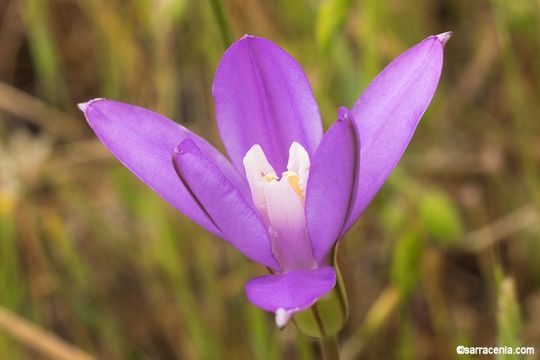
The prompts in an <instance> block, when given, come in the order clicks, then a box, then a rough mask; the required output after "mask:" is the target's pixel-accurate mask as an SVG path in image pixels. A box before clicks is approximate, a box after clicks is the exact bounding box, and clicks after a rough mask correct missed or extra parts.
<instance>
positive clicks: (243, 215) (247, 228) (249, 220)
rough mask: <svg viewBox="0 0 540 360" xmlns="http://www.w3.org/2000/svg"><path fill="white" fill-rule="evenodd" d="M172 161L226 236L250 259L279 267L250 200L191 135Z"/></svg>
mask: <svg viewBox="0 0 540 360" xmlns="http://www.w3.org/2000/svg"><path fill="white" fill-rule="evenodd" d="M173 162H174V165H175V168H176V171H177V173H178V176H179V177H180V178H181V179H182V181H183V182H184V185H185V186H186V187H187V188H188V189H189V191H190V192H191V194H192V195H193V197H194V198H195V199H196V200H197V202H198V203H199V204H200V206H201V207H202V208H203V209H204V211H205V212H206V213H207V214H208V216H209V217H210V219H212V221H213V222H214V224H215V226H216V227H217V228H218V229H220V230H221V232H222V234H223V237H224V239H225V240H227V241H228V242H230V243H231V244H232V245H233V246H234V247H236V248H237V249H238V250H239V251H240V252H241V253H242V254H244V255H245V256H247V257H248V258H250V259H251V260H254V261H256V262H258V263H260V264H263V265H265V266H267V267H269V268H271V269H273V270H276V271H279V270H280V267H279V265H278V263H277V262H276V260H275V259H274V256H273V255H272V248H271V243H270V238H269V237H268V232H267V231H266V227H265V226H264V224H263V222H262V221H261V219H260V218H259V216H258V215H257V214H256V212H255V210H254V209H253V207H252V205H251V201H249V202H248V201H246V197H245V196H244V195H243V194H242V193H241V192H240V191H239V190H238V188H237V187H236V186H235V185H234V184H233V183H232V182H231V181H230V180H229V179H228V178H227V177H226V176H225V175H224V174H223V172H222V171H221V169H219V168H218V167H217V166H215V164H214V163H213V162H212V161H211V159H209V158H207V157H206V154H204V153H203V152H202V151H201V150H200V149H199V148H198V147H197V145H196V144H195V142H194V141H192V140H191V139H186V140H184V141H183V142H181V143H180V145H178V147H177V148H176V150H175V156H174V158H173Z"/></svg>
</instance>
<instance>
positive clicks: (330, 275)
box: [245, 266, 336, 321]
mask: <svg viewBox="0 0 540 360" xmlns="http://www.w3.org/2000/svg"><path fill="white" fill-rule="evenodd" d="M335 285H336V272H335V270H334V268H332V267H331V266H324V267H320V268H317V269H315V270H295V271H290V272H288V273H285V274H280V275H266V276H261V277H257V278H255V279H252V280H250V281H249V282H247V283H246V285H245V290H246V295H247V298H248V299H249V301H251V303H253V304H254V305H255V306H257V307H259V308H261V309H263V310H266V311H271V312H274V313H276V315H277V316H278V317H281V318H283V317H284V315H285V317H288V316H290V315H291V314H292V313H294V312H296V311H302V310H305V309H307V308H309V307H310V306H311V305H313V304H314V303H315V302H316V301H317V300H318V299H320V298H321V297H323V296H324V295H326V294H327V293H328V292H329V291H330V290H331V289H332V288H333V287H334V286H335ZM276 320H278V321H279V320H280V319H276ZM285 320H286V319H285Z"/></svg>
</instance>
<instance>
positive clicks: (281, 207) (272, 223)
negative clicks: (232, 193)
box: [244, 142, 317, 272]
mask: <svg viewBox="0 0 540 360" xmlns="http://www.w3.org/2000/svg"><path fill="white" fill-rule="evenodd" d="M309 167H310V161H309V155H308V153H307V151H306V150H305V149H304V147H303V146H302V145H300V144H299V143H297V142H293V143H292V145H291V147H290V149H289V162H288V164H287V171H285V172H283V174H282V175H281V178H279V177H278V176H277V175H276V172H275V171H274V168H273V167H272V165H270V163H269V162H268V160H267V158H266V155H265V154H264V151H263V150H262V148H261V146H260V145H258V144H257V145H253V147H251V149H249V151H248V152H247V153H246V156H245V157H244V168H245V171H246V177H247V180H248V183H249V187H250V190H251V197H252V200H253V204H254V205H255V208H256V209H257V211H258V212H259V214H260V215H261V217H262V219H263V221H264V223H265V224H266V226H267V227H268V233H269V234H270V239H271V241H272V251H273V253H274V256H275V257H276V259H277V261H278V262H279V263H280V265H281V267H282V270H283V271H284V272H286V271H289V270H293V269H313V268H315V267H316V265H317V264H316V262H315V260H314V259H313V255H312V251H311V242H310V240H309V235H308V232H307V227H306V218H305V214H304V206H305V198H306V185H307V180H308V177H309Z"/></svg>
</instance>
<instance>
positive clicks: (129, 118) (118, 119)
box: [79, 99, 249, 236]
mask: <svg viewBox="0 0 540 360" xmlns="http://www.w3.org/2000/svg"><path fill="white" fill-rule="evenodd" d="M79 107H80V109H81V110H82V111H83V112H84V115H85V117H86V119H87V120H88V123H89V124H90V127H91V128H92V129H93V130H94V132H95V133H96V135H97V137H98V138H99V139H100V140H101V142H102V143H103V144H104V145H105V146H106V147H107V148H108V149H109V150H110V151H111V152H112V153H113V155H114V156H115V157H116V158H117V159H118V160H119V161H120V162H121V163H122V164H124V165H125V166H126V167H127V168H128V169H130V170H131V171H132V172H133V173H134V174H135V175H137V177H139V178H140V179H141V180H142V181H143V182H145V183H146V184H147V185H148V186H149V187H150V188H152V190H154V191H155V192H156V193H158V194H159V195H160V196H161V197H162V198H163V199H165V200H166V201H168V202H169V203H170V204H171V205H172V206H174V207H175V208H177V209H178V210H180V211H181V212H182V213H184V214H185V215H186V216H188V217H189V218H191V219H192V220H193V221H195V222H196V223H198V224H199V225H201V226H203V227H204V228H206V229H207V230H208V231H210V232H212V233H214V234H216V235H218V236H220V235H221V232H220V231H219V229H217V228H216V227H215V226H214V224H213V223H212V221H211V220H210V219H208V217H207V215H206V214H205V213H204V211H202V209H201V208H200V207H199V206H198V205H197V203H196V202H195V201H194V200H193V198H192V196H191V195H190V194H189V192H188V191H187V190H186V188H185V187H184V185H183V184H182V182H181V181H180V179H178V176H177V175H176V172H175V170H174V167H173V165H172V164H171V156H172V153H173V151H174V148H175V146H176V145H177V144H178V142H179V141H182V140H183V139H191V140H193V141H194V142H195V143H197V145H198V147H199V148H200V149H201V151H202V152H203V153H204V154H205V155H206V156H207V157H208V158H211V159H212V161H213V162H214V163H215V164H216V166H218V167H219V168H220V170H221V171H222V172H223V173H225V174H227V176H228V177H229V178H230V179H231V181H233V182H235V184H238V186H240V184H241V183H242V178H240V176H239V175H238V173H237V172H236V170H235V169H234V168H233V167H232V166H231V164H230V163H229V162H228V160H227V159H226V158H225V157H223V156H222V155H221V154H220V153H219V151H217V150H216V149H215V148H214V147H213V146H212V145H210V144H209V143H207V142H206V141H205V140H204V139H202V138H200V137H198V136H197V135H195V134H194V133H192V132H190V131H189V130H187V129H186V128H184V127H183V126H181V125H179V124H177V123H175V122H173V121H172V120H169V119H167V118H166V117H165V116H163V115H160V114H157V113H154V112H152V111H149V110H146V109H143V108H141V107H138V106H133V105H129V104H125V103H121V102H117V101H112V100H106V99H94V100H91V101H89V102H87V103H84V104H80V105H79ZM244 187H245V190H244V191H245V192H248V191H249V189H247V186H244Z"/></svg>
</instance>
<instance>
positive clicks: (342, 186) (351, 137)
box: [306, 108, 360, 264]
mask: <svg viewBox="0 0 540 360" xmlns="http://www.w3.org/2000/svg"><path fill="white" fill-rule="evenodd" d="M359 149H360V140H359V138H358V136H357V133H356V129H355V125H354V123H353V119H352V116H351V114H350V112H349V110H347V109H346V108H340V109H339V114H338V120H337V121H336V123H335V124H334V125H333V126H332V127H331V128H330V129H329V130H328V131H327V132H326V134H325V135H324V137H323V139H322V141H321V143H320V144H319V147H318V148H317V150H316V151H315V154H314V156H313V159H312V163H311V170H310V175H309V180H308V184H307V193H306V219H307V226H308V230H309V235H310V238H311V246H312V249H313V257H314V258H315V260H316V261H317V263H319V264H321V263H323V262H324V261H325V260H326V259H327V258H328V255H329V253H330V250H331V249H332V247H333V246H334V244H335V242H336V241H337V240H338V239H339V237H340V234H341V232H342V229H343V226H344V225H345V219H346V218H347V213H348V211H349V208H350V207H351V205H352V203H353V199H352V194H353V190H354V184H355V176H356V174H357V172H358V166H359V163H360V161H359V160H360V159H359V156H358V154H359Z"/></svg>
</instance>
